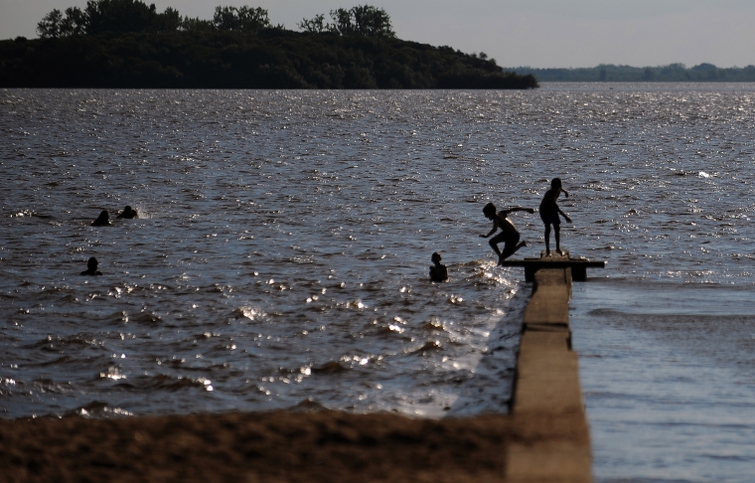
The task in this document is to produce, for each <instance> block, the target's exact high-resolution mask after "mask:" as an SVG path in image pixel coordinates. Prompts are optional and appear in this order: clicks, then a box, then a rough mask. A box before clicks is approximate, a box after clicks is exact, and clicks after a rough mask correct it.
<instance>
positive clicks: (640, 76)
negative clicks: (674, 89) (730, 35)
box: [510, 63, 755, 82]
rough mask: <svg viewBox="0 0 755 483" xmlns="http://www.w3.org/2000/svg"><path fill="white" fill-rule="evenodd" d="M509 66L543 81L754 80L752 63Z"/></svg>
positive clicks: (519, 72) (754, 72)
mask: <svg viewBox="0 0 755 483" xmlns="http://www.w3.org/2000/svg"><path fill="white" fill-rule="evenodd" d="M510 70H511V71H513V72H516V73H518V74H522V75H534V76H536V77H537V78H538V80H540V81H542V82H755V66H753V65H748V66H747V67H742V68H740V67H730V68H720V67H716V66H715V65H713V64H707V63H703V64H699V65H696V66H694V67H687V66H685V65H684V64H680V63H676V64H669V65H664V66H658V67H630V66H627V65H613V64H601V65H598V66H597V67H587V68H571V69H538V68H531V67H514V68H511V69H510Z"/></svg>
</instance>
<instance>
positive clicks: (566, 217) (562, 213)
mask: <svg viewBox="0 0 755 483" xmlns="http://www.w3.org/2000/svg"><path fill="white" fill-rule="evenodd" d="M558 212H559V213H560V214H561V216H563V217H564V220H566V221H568V222H569V223H571V218H569V217H568V216H566V213H564V212H563V211H561V208H559V209H558Z"/></svg>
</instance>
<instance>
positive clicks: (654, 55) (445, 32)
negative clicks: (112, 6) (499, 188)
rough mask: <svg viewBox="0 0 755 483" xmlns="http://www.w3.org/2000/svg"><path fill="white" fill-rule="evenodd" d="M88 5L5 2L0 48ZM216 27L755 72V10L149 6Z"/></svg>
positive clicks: (677, 0)
mask: <svg viewBox="0 0 755 483" xmlns="http://www.w3.org/2000/svg"><path fill="white" fill-rule="evenodd" d="M86 3H87V2H86V0H0V39H10V38H15V37H18V36H23V37H27V38H35V37H37V33H36V27H37V23H38V22H39V21H40V20H41V19H42V17H44V16H45V15H46V14H47V13H49V12H50V11H51V10H52V9H54V8H57V9H59V10H61V11H65V9H66V8H68V7H74V6H77V7H80V8H83V7H85V6H86ZM144 3H147V4H151V3H154V4H155V6H156V7H157V11H158V12H162V11H164V10H165V8H166V7H172V8H174V9H176V10H178V12H179V14H181V15H182V16H188V17H199V18H201V19H207V20H210V19H212V15H213V12H214V10H215V7H216V6H235V7H241V6H243V5H249V6H250V7H262V8H264V9H266V10H267V11H268V16H269V18H270V21H271V22H272V23H273V24H274V25H277V24H283V25H284V26H285V27H286V28H287V29H289V30H299V28H298V27H297V25H296V24H297V22H300V21H301V20H302V19H304V18H307V19H311V18H313V17H314V16H315V15H318V14H325V16H326V18H329V12H330V11H331V10H333V9H336V8H346V9H349V8H351V7H353V6H356V5H364V4H367V5H371V6H373V7H378V8H383V9H384V10H385V11H386V12H387V13H388V15H389V16H390V17H391V22H392V25H393V29H394V30H395V31H396V35H397V37H398V38H400V39H403V40H412V41H415V42H421V43H425V44H430V45H434V46H442V45H448V46H450V47H453V48H454V49H457V50H461V51H462V52H465V53H468V54H471V53H480V52H484V53H485V54H487V55H488V57H492V58H494V59H495V60H496V62H497V63H498V65H500V66H503V67H537V68H546V67H553V68H557V67H567V68H568V67H595V66H597V65H599V64H616V65H629V66H633V67H655V66H662V65H668V64H674V63H681V64H684V65H686V66H687V67H693V66H695V65H699V64H701V63H710V64H714V65H716V66H718V67H746V66H748V65H755V0H464V1H452V0H440V1H436V0H352V2H351V3H349V2H348V1H345V0H256V2H255V1H253V0H241V1H237V0H215V1H208V0H146V1H145V2H144Z"/></svg>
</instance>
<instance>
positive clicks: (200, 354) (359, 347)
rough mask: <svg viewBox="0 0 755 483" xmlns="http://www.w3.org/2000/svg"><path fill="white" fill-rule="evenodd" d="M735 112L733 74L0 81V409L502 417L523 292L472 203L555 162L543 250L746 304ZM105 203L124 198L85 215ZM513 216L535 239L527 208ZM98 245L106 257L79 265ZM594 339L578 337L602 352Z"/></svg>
mask: <svg viewBox="0 0 755 483" xmlns="http://www.w3.org/2000/svg"><path fill="white" fill-rule="evenodd" d="M754 114H755V86H753V85H749V84H737V85H733V84H715V85H702V84H645V85H628V84H624V85H622V84H610V85H609V84H602V85H601V84H597V85H596V84H593V85H580V84H561V85H559V84H553V85H546V86H544V87H543V88H541V89H539V90H535V91H525V92H503V91H337V92H336V91H240V90H231V91H205V90H202V91H192V90H185V91H151V90H145V91H140V90H3V91H0V132H2V136H0V175H1V176H0V202H1V203H2V211H1V212H0V274H1V275H2V276H1V277H0V354H2V356H0V417H3V418H18V417H27V416H31V415H49V414H53V415H61V414H68V413H80V414H94V415H101V416H107V415H110V414H164V413H190V412H199V411H224V410H231V409H238V410H244V411H261V410H269V409H279V408H292V407H296V406H299V405H307V406H318V405H321V406H325V407H329V408H336V409H345V410H352V411H394V410H395V411H399V412H402V413H407V414H415V415H424V416H431V417H440V416H443V415H448V414H450V415H467V414H476V413H481V412H505V411H506V410H507V407H506V404H507V401H508V399H509V397H510V392H511V376H512V374H513V367H514V360H515V355H516V348H517V345H518V333H519V329H520V322H521V320H520V319H521V311H522V308H523V306H524V304H525V303H526V300H527V297H528V292H529V288H528V287H527V286H526V284H525V283H524V282H523V280H522V279H523V274H522V273H521V269H515V268H513V269H500V268H496V267H495V266H494V263H493V262H494V259H493V253H492V251H491V250H490V248H489V247H488V246H487V243H486V241H485V240H483V239H482V238H480V237H479V236H478V235H479V234H482V233H486V232H487V231H488V230H489V228H490V226H489V222H488V221H487V220H486V219H485V218H484V217H483V215H482V212H481V210H482V207H483V206H484V204H485V203H487V202H488V201H492V202H493V203H495V204H496V205H497V206H498V207H499V208H505V207H509V206H514V205H518V206H525V207H533V208H536V207H537V205H538V204H539V201H540V199H541V197H542V195H543V193H544V192H545V191H546V189H547V188H548V182H549V180H550V178H552V177H554V176H559V177H561V179H562V180H563V182H564V187H565V188H566V190H567V191H568V192H569V194H570V196H569V198H566V199H563V198H562V199H561V200H560V201H559V204H560V206H561V208H562V209H563V210H564V211H565V212H566V213H567V214H569V215H570V217H571V218H572V220H573V224H567V225H563V229H562V238H563V246H564V248H566V249H568V250H570V252H571V253H572V255H577V256H586V257H589V258H593V259H603V260H606V261H607V262H608V265H607V268H606V269H605V270H602V271H591V272H590V273H589V275H590V276H591V277H593V281H594V282H596V285H594V286H595V287H598V285H597V282H598V281H599V280H603V281H611V284H612V285H611V287H613V288H612V289H611V290H607V291H606V292H605V293H607V294H611V296H612V297H614V300H617V301H621V300H622V297H624V298H629V299H630V300H635V301H636V298H635V299H632V296H631V295H627V294H631V293H634V292H632V291H631V290H624V289H621V288H619V289H616V288H615V287H616V286H617V285H616V284H618V286H619V287H621V284H622V283H624V284H626V287H636V286H638V284H639V285H640V286H653V285H652V284H661V285H658V286H659V287H660V286H662V287H663V289H662V290H659V291H657V292H656V291H652V290H651V291H650V292H649V293H650V294H652V295H657V294H658V293H661V294H662V293H668V294H672V295H671V296H670V297H669V298H667V299H665V301H664V299H663V298H661V302H657V303H658V304H661V305H662V304H668V306H669V307H674V304H675V300H674V297H673V293H674V289H673V287H682V288H683V287H687V286H690V285H691V286H705V287H707V288H708V289H710V290H711V291H712V292H710V293H713V294H714V295H713V296H712V297H711V298H710V300H714V301H716V302H717V303H719V304H721V305H722V306H723V307H724V309H723V311H724V312H725V313H726V314H735V315H742V313H741V312H740V311H738V310H736V309H735V308H734V307H736V306H737V305H738V304H740V302H741V299H742V297H745V298H747V297H749V294H750V293H751V292H752V288H753V287H754V286H755V261H754V258H755V255H754V252H755V249H754V248H753V246H754V245H753V240H754V239H755V226H754V223H753V217H755V198H753V196H752V193H753V179H755V176H754V175H755V146H754V145H753V144H754V143H753V136H752V125H753V121H754V120H755V116H754ZM126 205H131V206H133V207H134V208H136V209H137V210H138V212H139V213H140V218H139V219H135V220H123V219H118V220H113V224H112V226H109V227H93V226H90V223H91V221H92V220H94V218H96V216H97V215H98V214H99V212H100V211H101V210H108V211H109V212H110V213H111V216H112V217H113V218H114V216H115V214H116V213H117V211H118V210H120V209H122V208H123V207H124V206H126ZM512 219H513V221H514V223H515V224H516V225H517V227H518V228H519V230H520V231H521V233H522V236H523V238H524V239H525V240H527V241H528V242H529V246H528V247H527V248H524V249H523V250H522V251H521V252H520V253H519V254H517V256H536V255H537V254H539V252H540V250H541V249H542V248H543V245H542V226H541V223H540V221H539V219H538V217H537V215H530V214H526V213H516V214H515V215H513V216H512ZM434 251H439V252H440V253H441V254H442V256H443V261H444V263H446V264H447V265H448V267H449V272H450V275H451V278H450V280H449V281H448V282H446V283H440V284H434V283H430V282H429V281H428V279H427V270H428V266H429V264H430V255H431V254H432V253H433V252H434ZM91 256H95V257H96V258H97V259H98V260H99V262H100V270H101V271H102V272H103V275H101V276H97V277H92V276H81V275H79V272H81V271H82V270H84V269H85V267H86V260H87V259H88V258H89V257H91ZM601 283H603V282H601ZM647 284H651V285H647ZM584 286H585V287H590V284H589V283H588V284H585V285H584ZM669 287H671V289H669ZM732 287H733V288H734V289H733V290H732ZM717 289H720V290H718V291H717ZM647 293H648V292H646V295H647ZM733 294H736V295H733ZM577 296H579V293H577V294H575V298H576V297H577ZM640 297H644V298H646V296H645V295H640ZM599 299H601V297H597V298H595V300H599ZM586 300H589V297H588V298H587V299H586ZM623 302H627V300H623ZM623 302H622V303H623ZM618 303H619V302H616V303H614V302H611V303H610V304H609V305H611V304H613V305H611V307H594V306H593V307H588V308H586V309H584V310H583V311H582V312H579V314H585V316H587V315H589V314H590V313H592V315H591V316H592V317H604V316H605V314H606V313H607V312H605V310H609V309H610V310H615V311H617V312H618V313H621V314H627V313H631V312H632V310H630V309H627V308H626V307H627V306H628V305H626V304H625V305H621V306H617V305H616V304H618ZM577 305H579V304H577ZM604 309H605V310H604ZM580 310H581V309H580ZM591 310H597V311H598V312H591ZM601 310H603V311H602V312H601ZM642 313H644V312H642ZM670 313H671V314H673V313H676V312H674V309H673V308H672V309H671V310H670ZM680 313H682V312H680ZM684 313H688V314H689V316H690V317H692V318H693V319H695V318H696V319H695V320H698V321H699V322H700V323H699V324H698V326H695V327H697V328H695V327H692V328H691V329H690V332H691V333H695V331H696V330H699V329H700V327H705V326H706V324H710V323H714V322H712V321H711V319H708V318H704V317H703V316H705V317H707V315H705V313H701V312H700V311H699V310H698V311H693V312H692V313H689V312H684ZM717 313H720V311H719V312H717ZM748 313H749V312H748ZM573 317H574V315H573ZM664 317H665V316H664ZM664 317H656V318H655V319H653V320H655V321H656V324H661V325H663V324H667V323H670V322H669V321H668V319H667V318H664ZM585 320H587V319H585ZM616 320H619V321H620V322H617V323H618V324H619V327H631V328H632V330H637V331H639V332H638V334H642V337H648V338H650V339H649V340H657V337H658V334H656V333H655V332H653V331H651V330H646V329H647V327H645V326H638V325H637V324H636V323H635V322H634V321H636V318H633V316H624V315H622V316H621V317H618V318H617V319H616ZM751 322H752V319H751V318H746V319H743V321H742V324H744V325H743V326H742V327H747V330H749V326H750V324H751ZM596 327H605V325H604V324H597V325H596ZM655 328H656V327H655V326H654V330H655ZM743 330H744V329H743ZM742 333H744V332H742ZM754 333H755V331H754ZM601 334H603V333H601ZM684 334H687V332H685V333H682V335H680V337H684V336H685V335H684ZM604 335H605V334H603V335H600V334H598V333H596V335H595V337H596V338H595V339H594V340H593V342H594V344H595V346H594V347H591V348H589V349H585V348H578V350H580V352H588V353H591V354H592V356H594V358H598V357H604V356H605V354H602V353H600V350H602V349H600V347H603V345H602V342H601V344H598V341H599V340H601V341H602V340H603V339H602V337H603V336H604ZM587 337H588V338H587V340H586V342H585V343H586V344H588V347H590V346H589V344H590V341H591V339H590V338H589V337H590V336H589V335H587ZM726 340H729V339H727V338H726V337H724V336H720V337H719V336H716V335H715V334H714V335H712V336H711V337H710V342H709V345H715V344H719V343H720V344H721V345H722V347H725V346H726V344H727V342H726ZM605 357H606V358H607V359H610V358H609V357H608V356H605ZM727 360H729V359H727ZM740 362H741V364H745V365H746V364H747V363H745V362H742V361H740ZM619 363H621V362H619ZM583 365H584V363H583ZM735 365H736V364H735ZM659 367H663V365H662V364H661V365H660V366H659ZM584 377H585V375H584V373H583V378H584ZM692 377H694V374H693V376H692ZM737 381H738V380H737V379H736V378H734V379H733V380H732V383H731V384H732V386H731V387H736V384H740V382H737ZM605 383H606V384H610V383H611V381H606V382H605ZM747 384H749V383H747ZM590 394H591V391H586V402H587V406H588V417H590V418H592V414H596V412H599V411H600V410H599V409H595V410H593V409H591V405H592V404H597V405H598V406H596V407H599V405H600V400H599V399H594V398H592V397H591V396H590ZM706 401H707V402H706ZM659 404H660V403H659ZM701 404H702V405H703V408H705V407H706V406H705V405H706V404H707V405H708V407H713V406H714V405H715V404H716V402H715V399H709V400H706V399H703V401H702V402H701ZM651 407H655V408H657V407H658V404H656V405H655V406H653V405H652V404H651ZM703 410H704V409H703ZM748 424H749V423H748ZM591 428H592V431H593V434H594V439H595V440H596V441H597V442H599V443H600V442H604V443H606V442H610V440H611V438H610V437H603V436H602V435H603V434H605V433H602V432H603V431H604V429H601V428H602V426H601V425H600V424H599V422H598V421H597V420H593V419H591ZM750 428H752V426H750ZM606 431H608V430H606ZM749 442H750V444H752V443H753V441H752V439H750V441H749ZM604 443H601V444H604ZM611 451H613V450H612V449H609V450H607V452H609V453H610V452H611ZM596 453H600V451H599V450H597V449H596ZM630 459H631V458H630ZM682 459H683V458H682ZM637 460H640V461H641V460H642V458H641V457H639V458H636V459H635V460H632V463H631V464H632V465H634V464H636V462H637ZM622 464H624V465H625V466H624V467H626V466H627V465H628V464H629V463H622V462H617V461H605V462H604V460H602V459H601V458H599V457H596V475H597V477H598V478H599V479H600V478H603V475H607V476H605V477H606V478H608V477H613V476H611V475H615V474H617V473H618V474H621V471H618V472H617V471H611V472H609V471H606V470H604V469H603V468H606V467H611V468H617V467H621V465H622ZM750 464H752V460H750ZM601 465H604V466H601ZM664 478H665V479H664ZM685 478H686V477H680V478H679V481H708V480H705V479H694V478H688V479H685ZM606 481H608V480H606ZM622 481H623V480H622ZM642 481H653V480H642ZM659 481H674V480H673V479H670V478H667V477H666V476H662V477H660V479H659ZM731 481H734V480H731Z"/></svg>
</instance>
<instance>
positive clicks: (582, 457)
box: [506, 255, 592, 483]
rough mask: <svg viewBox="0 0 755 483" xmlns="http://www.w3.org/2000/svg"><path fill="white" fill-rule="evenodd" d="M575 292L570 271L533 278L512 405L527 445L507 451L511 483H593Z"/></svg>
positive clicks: (553, 271)
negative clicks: (572, 301) (576, 346)
mask: <svg viewBox="0 0 755 483" xmlns="http://www.w3.org/2000/svg"><path fill="white" fill-rule="evenodd" d="M567 256H568V255H567ZM564 258H566V257H564ZM571 286H572V274H571V268H570V267H568V266H566V267H565V268H544V269H540V270H537V271H536V272H535V273H534V280H533V288H532V290H533V294H532V299H531V300H530V302H529V304H528V305H527V307H526V309H525V312H524V321H523V328H522V342H521V346H520V349H519V355H518V357H517V369H516V375H515V381H514V394H513V397H512V404H511V417H512V423H513V425H514V426H515V427H516V428H517V431H516V433H518V434H519V435H521V436H522V439H521V440H519V441H517V440H514V441H512V442H511V443H510V444H509V445H508V447H507V454H506V481H507V482H511V483H514V482H522V483H524V482H544V481H547V482H564V483H566V482H569V483H572V482H574V483H576V482H591V481H592V473H591V467H592V457H591V452H590V433H589V429H588V426H587V418H586V416H585V412H584V404H583V401H582V391H581V388H580V383H579V364H578V358H577V353H576V352H574V351H572V350H571V330H570V329H569V298H570V296H571Z"/></svg>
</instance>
